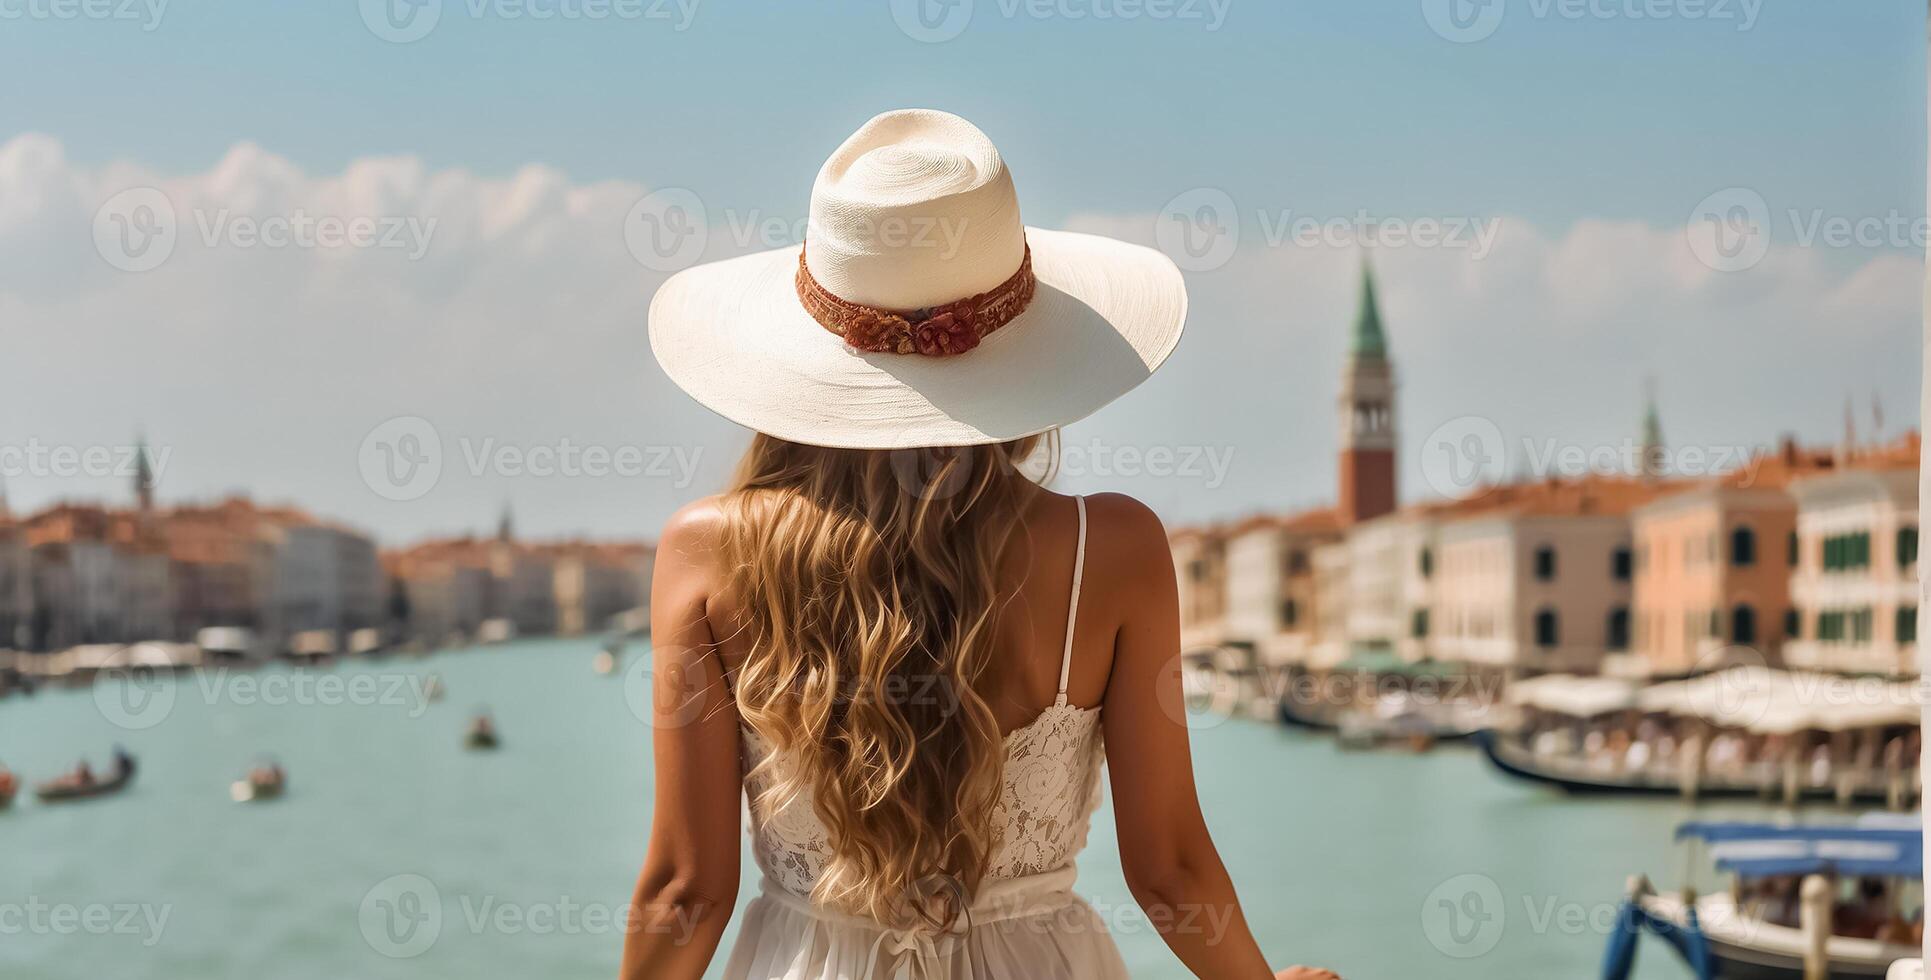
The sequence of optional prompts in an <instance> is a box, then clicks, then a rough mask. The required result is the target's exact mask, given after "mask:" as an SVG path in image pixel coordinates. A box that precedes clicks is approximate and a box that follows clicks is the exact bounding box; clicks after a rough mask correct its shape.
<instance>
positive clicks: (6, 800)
mask: <svg viewBox="0 0 1931 980" xmlns="http://www.w3.org/2000/svg"><path fill="white" fill-rule="evenodd" d="M18 792H20V780H19V778H17V777H16V776H14V774H13V773H12V772H11V771H9V770H8V769H7V767H5V766H0V810H5V809H6V808H8V807H10V806H12V805H13V798H14V794H16V793H18Z"/></svg>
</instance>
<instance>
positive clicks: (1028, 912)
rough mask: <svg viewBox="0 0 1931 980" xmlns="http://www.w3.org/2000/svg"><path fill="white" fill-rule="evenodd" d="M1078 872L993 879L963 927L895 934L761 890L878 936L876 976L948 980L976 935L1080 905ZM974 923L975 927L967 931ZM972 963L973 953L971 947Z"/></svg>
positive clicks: (774, 887)
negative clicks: (952, 964) (942, 979)
mask: <svg viewBox="0 0 1931 980" xmlns="http://www.w3.org/2000/svg"><path fill="white" fill-rule="evenodd" d="M1076 875H1077V871H1076V870H1075V869H1074V868H1073V867H1071V866H1068V867H1065V868H1061V869H1059V870H1057V871H1048V872H1044V873H1042V874H1036V875H1027V876H1025V877H1022V878H997V879H990V880H988V881H986V882H985V883H984V884H982V885H981V886H980V889H979V897H978V898H977V899H975V900H974V901H973V902H972V905H971V907H970V908H968V909H967V910H966V911H965V913H964V914H963V915H962V916H961V918H960V923H959V925H958V926H955V927H954V928H950V929H942V928H936V927H930V926H913V927H910V928H904V929H900V928H894V927H891V926H886V925H883V924H881V923H880V922H878V921H877V920H876V919H870V918H866V917H864V916H859V915H850V914H847V913H843V912H838V911H835V910H832V909H828V908H825V907H823V906H819V905H814V904H812V903H811V900H810V899H808V898H805V897H803V896H800V895H796V894H793V893H792V892H789V891H786V890H785V888H784V886H782V885H780V884H778V883H777V882H775V881H772V880H771V878H770V877H768V876H767V877H765V878H764V879H763V881H762V882H761V884H760V886H759V887H760V888H761V889H762V891H763V893H764V895H765V897H767V898H770V899H771V900H773V901H775V902H778V903H779V904H781V905H783V906H785V907H786V908H789V909H791V910H792V911H795V912H798V913H800V914H803V915H806V916H809V917H811V918H812V919H815V920H817V921H819V922H822V923H825V924H826V925H832V926H839V927H843V928H849V929H856V930H861V931H862V932H864V933H867V934H870V935H872V936H873V937H874V938H873V939H872V952H871V963H872V968H873V970H874V971H876V975H882V976H885V977H890V978H892V980H916V978H919V977H927V976H934V977H936V976H947V975H949V974H948V973H947V972H946V971H945V969H944V961H945V960H946V959H948V958H949V957H951V956H952V955H953V954H954V952H955V951H956V950H957V949H958V946H957V944H958V943H960V942H962V941H963V940H965V939H966V938H967V937H968V936H970V935H971V930H973V929H978V928H982V927H984V926H987V925H990V924H992V923H995V922H1005V921H1008V920H1012V919H1021V918H1026V917H1029V916H1035V915H1046V914H1051V913H1054V912H1058V911H1059V910H1061V909H1064V908H1066V907H1067V906H1068V905H1071V904H1073V903H1075V902H1077V901H1078V898H1077V897H1076V896H1074V894H1073V880H1074V878H1075V877H1076ZM965 923H970V926H969V927H967V926H965ZM965 955H966V956H967V958H968V959H970V957H971V956H972V952H971V947H970V946H967V947H965Z"/></svg>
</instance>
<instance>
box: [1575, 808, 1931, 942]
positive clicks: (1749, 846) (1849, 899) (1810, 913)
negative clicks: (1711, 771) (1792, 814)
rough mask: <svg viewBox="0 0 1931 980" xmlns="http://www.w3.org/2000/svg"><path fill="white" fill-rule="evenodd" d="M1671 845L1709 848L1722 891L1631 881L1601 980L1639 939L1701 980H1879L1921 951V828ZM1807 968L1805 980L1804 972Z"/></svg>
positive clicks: (1691, 836)
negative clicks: (1655, 940)
mask: <svg viewBox="0 0 1931 980" xmlns="http://www.w3.org/2000/svg"><path fill="white" fill-rule="evenodd" d="M1676 836H1677V838H1678V839H1679V840H1686V841H1690V842H1692V846H1699V845H1700V846H1705V847H1707V849H1708V851H1709V856H1710V858H1711V859H1712V861H1713V863H1714V864H1715V866H1716V869H1717V870H1718V871H1722V872H1728V873H1730V874H1731V875H1733V876H1734V877H1733V881H1732V884H1731V887H1730V888H1729V890H1727V891H1724V892H1719V893H1716V894H1710V895H1704V896H1701V897H1699V896H1698V895H1697V894H1696V893H1695V891H1694V890H1692V889H1685V890H1683V891H1682V892H1679V893H1674V894H1658V893H1656V892H1655V891H1654V890H1652V889H1651V888H1650V885H1649V881H1648V880H1647V879H1646V878H1643V877H1641V876H1637V877H1636V878H1635V879H1633V880H1632V882H1631V885H1630V894H1629V896H1628V898H1627V899H1625V901H1624V903H1623V906H1622V908H1621V909H1620V911H1619V913H1618V916H1617V921H1616V926H1615V928H1613V929H1612V930H1611V931H1610V939H1609V945H1608V949H1607V950H1606V951H1605V953H1604V956H1603V971H1602V976H1603V980H1625V978H1627V977H1628V976H1629V975H1630V973H1631V970H1632V968H1633V967H1634V963H1635V958H1636V944H1637V941H1638V939H1639V938H1640V936H1641V934H1642V933H1643V932H1646V931H1647V932H1650V933H1652V934H1654V935H1656V936H1659V937H1661V938H1663V939H1665V940H1666V941H1667V942H1668V944H1669V945H1670V946H1671V947H1672V948H1674V949H1675V950H1676V952H1677V954H1678V955H1679V956H1680V957H1681V958H1682V959H1683V961H1684V962H1685V963H1686V964H1688V966H1689V967H1690V971H1691V974H1692V976H1694V977H1696V978H1697V980H1716V978H1722V980H1803V978H1804V977H1805V976H1807V975H1817V976H1829V977H1832V978H1836V980H1848V978H1877V977H1883V976H1885V975H1886V973H1887V971H1888V970H1889V969H1890V967H1891V964H1892V963H1894V962H1896V961H1897V960H1900V959H1907V958H1911V957H1915V956H1917V955H1918V954H1919V952H1920V951H1921V943H1922V938H1923V929H1924V896H1923V877H1924V846H1923V845H1924V838H1923V829H1922V826H1921V825H1913V824H1903V823H1900V822H1898V821H1895V820H1891V821H1885V820H1871V819H1868V818H1867V819H1866V820H1864V821H1860V822H1859V823H1857V824H1855V825H1851V826H1834V827H1817V826H1813V827H1789V826H1779V825H1774V824H1762V823H1716V822H1692V823H1686V824H1684V825H1682V826H1681V827H1679V828H1677V832H1676ZM1807 965H1808V966H1810V967H1812V968H1814V972H1813V973H1807V972H1806V966H1807Z"/></svg>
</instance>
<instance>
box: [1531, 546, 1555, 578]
mask: <svg viewBox="0 0 1931 980" xmlns="http://www.w3.org/2000/svg"><path fill="white" fill-rule="evenodd" d="M1555 579H1556V550H1555V549H1554V548H1551V547H1549V546H1548V545H1546V544H1545V545H1543V546H1542V547H1540V548H1537V549H1535V580H1536V581H1538V582H1553V581H1555Z"/></svg>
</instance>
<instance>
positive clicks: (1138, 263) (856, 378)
mask: <svg viewBox="0 0 1931 980" xmlns="http://www.w3.org/2000/svg"><path fill="white" fill-rule="evenodd" d="M801 250H802V252H803V262H802V267H801V263H800V251H801ZM807 271H808V273H809V274H808V275H806V274H805V272H807ZM1021 280H1027V281H1026V282H1025V284H1024V286H1023V288H1022V286H1021ZM1023 294H1029V296H1028V295H1023ZM808 298H809V305H808ZM968 299H970V300H971V302H970V303H966V304H961V303H960V301H962V300H968ZM945 310H955V311H960V312H959V315H958V318H957V320H954V318H952V317H950V316H948V317H945V318H938V319H934V318H933V314H935V313H938V312H943V311H945ZM1015 311H1017V313H1016V315H1012V314H1013V313H1014V312H1015ZM1186 315H1187V290H1186V285H1185V283H1184V282H1183V281H1182V279H1181V276H1180V271H1179V270H1178V269H1176V268H1175V267H1174V265H1173V263H1172V262H1171V261H1170V260H1168V259H1167V257H1166V256H1165V255H1162V254H1161V253H1159V252H1157V251H1154V250H1153V249H1149V248H1144V247H1141V246H1138V245H1130V244H1127V243H1125V242H1120V241H1115V240H1113V239H1110V238H1104V237H1100V236H1097V235H1085V234H1076V233H1073V232H1065V231H1046V230H1043V229H1039V228H1029V227H1026V226H1025V224H1024V223H1023V222H1022V221H1021V220H1020V217H1019V202H1018V198H1017V195H1016V194H1015V193H1014V191H1013V184H1012V178H1011V176H1010V175H1009V174H1008V173H1007V171H1006V167H1005V164H1004V162H1002V161H1001V160H1000V158H999V151H998V150H997V149H995V148H994V147H993V145H992V141H991V140H990V139H988V138H987V137H986V135H985V134H984V133H982V132H980V131H979V129H978V128H977V127H975V126H973V125H972V124H971V123H969V122H967V121H965V120H964V119H961V118H959V117H958V116H955V115H952V114H950V113H945V112H937V111H934V110H930V109H905V110H900V111H896V112H888V113H885V114H883V115H881V116H878V117H876V118H874V119H872V120H871V121H870V122H868V123H866V124H865V125H864V126H863V127H860V129H859V130H858V132H856V133H854V134H852V136H851V138H849V139H847V140H846V141H845V142H844V144H843V145H841V146H840V147H839V148H838V150H837V151H836V152H834V153H833V154H832V155H831V158H830V159H829V160H827V161H825V165H824V167H823V169H821V170H820V171H819V173H818V180H817V182H816V184H814V185H813V187H812V192H811V214H810V219H809V221H808V223H807V230H806V234H805V242H804V244H803V245H801V246H790V247H786V248H780V249H775V250H772V251H766V252H759V253H756V254H753V255H746V256H743V257H740V258H735V259H728V260H725V261H721V262H713V263H709V264H706V265H700V266H696V267H693V268H690V269H686V270H684V271H682V272H679V273H677V274H676V275H674V276H672V277H671V278H670V279H669V280H668V281H667V282H665V283H664V285H663V286H662V287H661V288H659V289H658V291H657V295H656V297H655V298H653V299H652V300H651V304H650V343H651V349H652V351H653V352H654V353H655V354H656V356H657V360H658V363H660V364H662V365H663V368H664V371H665V373H666V374H668V375H669V376H670V378H671V380H672V381H674V382H676V383H677V385H678V386H679V387H681V388H683V389H684V390H685V391H686V392H688V393H689V394H690V396H691V397H692V398H695V399H697V400H698V401H699V402H701V403H703V404H704V405H705V406H706V407H708V408H710V409H711V410H713V411H715V412H717V413H718V414H720V415H722V416H724V417H725V418H727V419H730V420H731V421H733V422H736V423H738V424H740V425H744V426H747V427H749V428H752V429H756V430H757V431H759V432H764V433H767V434H769V435H773V436H777V437H778V438H781V439H786V440H790V441H793V442H800V443H807V444H811V445H817V446H835V447H843V448H857V449H899V448H908V447H913V446H968V445H978V444H983V443H991V442H1004V441H1007V440H1011V439H1017V438H1020V437H1022V436H1028V435H1033V434H1036V433H1040V432H1045V431H1047V430H1049V429H1053V428H1057V427H1059V426H1063V425H1067V424H1069V423H1072V422H1076V421H1079V420H1080V419H1083V418H1085V417H1086V416H1088V415H1091V414H1093V413H1094V412H1096V411H1098V410H1099V409H1100V408H1102V407H1104V406H1105V405H1106V404H1107V403H1109V402H1111V401H1113V400H1114V399H1116V398H1118V397H1120V396H1121V395H1123V394H1125V393H1126V392H1128V391H1131V390H1132V389H1133V388H1134V386H1136V385H1138V384H1139V383H1140V382H1142V381H1145V380H1146V379H1147V377H1148V376H1149V375H1151V374H1152V373H1153V370H1154V369H1155V368H1157V367H1159V366H1160V363H1161V362H1162V361H1165V360H1166V359H1167V356H1168V355H1169V354H1171V353H1173V349H1174V346H1175V345H1176V344H1177V343H1179V340H1180V331H1181V328H1182V326H1183V324H1184V323H1185V321H1186ZM853 318H857V319H859V320H863V321H864V322H865V324H866V325H867V326H865V327H863V328H859V329H858V330H857V331H856V332H854V331H853V330H850V329H845V327H847V326H848V325H849V323H850V322H852V320H853ZM940 323H945V324H948V325H951V326H952V327H953V329H954V330H955V331H963V332H964V333H965V334H969V335H971V336H967V337H966V338H965V339H964V340H963V341H962V342H957V341H954V342H940V341H934V340H933V339H932V338H933V336H934V332H935V328H936V326H937V325H938V324H940ZM922 328H923V330H922ZM894 330H896V332H894ZM957 336H958V334H957V333H956V332H955V334H954V337H955V338H956V337H957ZM881 338H882V339H881ZM861 346H864V347H865V348H866V349H861ZM960 346H964V347H965V348H966V349H964V350H963V352H951V351H950V350H948V349H946V348H948V347H950V348H957V347H960ZM880 348H884V349H880ZM921 351H923V352H921Z"/></svg>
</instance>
